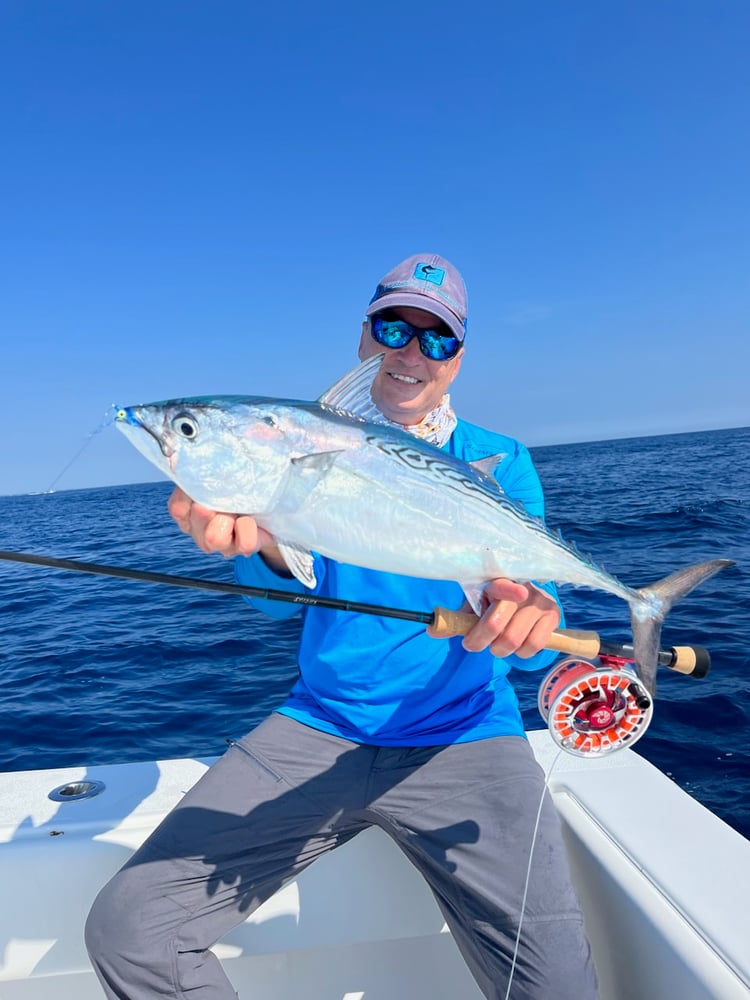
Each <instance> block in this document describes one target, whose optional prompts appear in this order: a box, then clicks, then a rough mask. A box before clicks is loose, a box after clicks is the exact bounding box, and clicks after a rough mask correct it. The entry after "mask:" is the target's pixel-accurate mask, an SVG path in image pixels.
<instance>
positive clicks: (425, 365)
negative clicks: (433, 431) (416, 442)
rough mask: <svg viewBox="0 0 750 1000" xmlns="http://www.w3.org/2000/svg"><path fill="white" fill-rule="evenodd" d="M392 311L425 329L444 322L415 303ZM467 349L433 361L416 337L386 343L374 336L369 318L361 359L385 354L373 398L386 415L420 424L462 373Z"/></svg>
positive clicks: (400, 422)
mask: <svg viewBox="0 0 750 1000" xmlns="http://www.w3.org/2000/svg"><path fill="white" fill-rule="evenodd" d="M389 312H391V313H394V314H395V315H396V316H397V317H398V318H399V319H403V320H405V321H406V322H407V323H411V324H412V326H416V327H419V328H420V329H421V330H429V329H430V328H431V327H435V325H436V324H437V323H439V322H440V320H438V319H437V318H436V317H435V316H433V315H432V313H430V312H426V311H425V310H424V309H414V308H412V307H411V306H408V307H407V306H396V307H395V308H393V309H390V310H389ZM463 353H464V349H463V347H462V348H461V349H460V351H459V352H458V354H457V355H456V356H455V358H451V359H450V360H449V361H433V360H432V359H431V358H426V357H425V356H424V354H422V352H421V351H420V349H419V341H418V339H417V338H416V337H412V339H411V340H410V341H409V343H408V344H406V346H405V347H398V348H389V347H383V346H382V345H381V344H379V343H378V342H377V341H376V340H375V339H374V338H373V336H372V333H371V332H370V322H369V320H365V322H364V323H363V324H362V337H361V339H360V342H359V360H360V361H366V360H367V358H371V357H373V355H375V354H384V355H385V357H384V358H383V364H382V365H381V367H380V371H379V372H378V374H377V375H376V376H375V379H374V381H373V383H372V399H373V402H374V403H375V405H376V406H377V408H378V409H379V410H380V412H381V413H382V414H383V416H384V417H387V418H388V419H389V420H393V421H394V422H395V423H397V424H404V425H408V424H418V423H419V422H420V420H422V419H423V418H424V417H426V416H427V414H428V413H429V412H430V410H433V409H434V408H435V407H436V406H437V404H438V403H439V402H440V400H441V399H442V398H443V395H444V393H445V392H446V390H447V389H448V386H449V385H450V384H451V382H452V381H453V379H454V378H455V377H456V375H458V370H459V368H460V367H461V358H462V356H463Z"/></svg>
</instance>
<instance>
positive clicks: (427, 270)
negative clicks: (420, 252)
mask: <svg viewBox="0 0 750 1000" xmlns="http://www.w3.org/2000/svg"><path fill="white" fill-rule="evenodd" d="M414 277H415V278H419V280H420V281H431V282H432V284H433V285H442V283H443V279H444V278H445V271H444V270H443V268H442V267H435V266H434V264H426V263H424V262H421V263H419V264H417V266H416V268H415V269H414Z"/></svg>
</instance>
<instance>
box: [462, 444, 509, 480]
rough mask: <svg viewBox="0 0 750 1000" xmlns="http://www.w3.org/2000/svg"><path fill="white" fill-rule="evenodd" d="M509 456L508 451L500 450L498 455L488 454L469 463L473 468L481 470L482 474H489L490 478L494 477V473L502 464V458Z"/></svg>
mask: <svg viewBox="0 0 750 1000" xmlns="http://www.w3.org/2000/svg"><path fill="white" fill-rule="evenodd" d="M507 457H508V453H507V451H500V452H498V453H497V455H488V456H487V458H478V459H477V460H476V462H469V465H470V466H471V467H472V469H476V470H477V472H481V473H482V475H485V476H489V477H490V479H492V478H493V476H492V473H493V472H494V471H495V469H496V468H497V467H498V465H500V463H501V462H502V460H503V459H504V458H507Z"/></svg>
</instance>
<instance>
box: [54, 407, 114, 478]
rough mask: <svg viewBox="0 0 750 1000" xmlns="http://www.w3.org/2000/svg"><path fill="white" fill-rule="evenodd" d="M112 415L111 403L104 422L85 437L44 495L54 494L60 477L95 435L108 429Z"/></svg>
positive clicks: (112, 418)
mask: <svg viewBox="0 0 750 1000" xmlns="http://www.w3.org/2000/svg"><path fill="white" fill-rule="evenodd" d="M114 414H115V404H114V403H112V405H111V406H110V407H109V408H108V409H107V410H106V411H105V415H104V420H103V421H102V422H101V423H100V424H99V426H98V427H95V428H94V429H93V431H90V432H89V433H88V434H87V435H86V437H85V438H84V439H83V444H82V445H81V447H80V448H79V449H78V451H77V452H76V453H75V454H74V455H73V457H72V458H71V459H70V461H69V462H68V463H67V465H65V466H64V467H63V468H62V469H61V471H60V472H58V474H57V475H56V476H55V478H54V479H53V480H52V482H51V483H50V484H49V486H48V487H47V489H46V490H44V492H45V493H54V492H55V486H56V485H57V483H58V482H59V481H60V480H61V479H62V477H63V476H64V475H65V473H66V472H67V471H68V469H69V468H70V467H71V465H72V464H73V463H74V462H76V461H77V460H78V459H79V458H80V457H81V455H82V454H83V452H84V451H85V450H86V449H87V448H88V446H89V445H90V444H91V442H92V440H93V439H94V438H95V437H96V435H97V434H101V432H102V431H103V430H104V428H105V427H108V426H109V425H110V424H111V423H112V421H113V420H114Z"/></svg>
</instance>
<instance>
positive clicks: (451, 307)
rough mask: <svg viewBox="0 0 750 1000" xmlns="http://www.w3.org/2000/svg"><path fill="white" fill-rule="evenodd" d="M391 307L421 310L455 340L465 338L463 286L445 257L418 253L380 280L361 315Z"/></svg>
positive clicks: (462, 282)
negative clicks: (432, 317)
mask: <svg viewBox="0 0 750 1000" xmlns="http://www.w3.org/2000/svg"><path fill="white" fill-rule="evenodd" d="M395 306H412V307H413V308H415V309H425V310H426V311H427V312H431V313H432V314H433V316H438V317H439V318H440V319H442V320H443V322H444V323H447V325H448V326H449V327H450V329H451V330H452V331H453V333H454V334H455V335H456V337H458V339H459V340H463V339H464V337H465V336H466V285H464V279H463V278H462V277H461V275H460V274H459V272H458V271H457V270H456V268H455V267H454V266H453V264H451V262H450V261H449V260H446V259H445V257H439V256H438V255H437V254H431V253H421V254H420V253H418V254H415V255H414V256H413V257H407V258H406V260H403V261H401V263H400V264H397V265H396V267H394V268H393V270H392V271H389V272H388V274H386V276H385V277H384V278H382V279H381V280H380V283H379V285H378V287H377V288H376V289H375V294H374V295H373V297H372V298H371V299H370V304H369V306H368V307H367V310H366V313H365V315H367V316H372V314H373V313H376V312H381V311H382V310H384V309H392V308H394V307H395Z"/></svg>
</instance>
